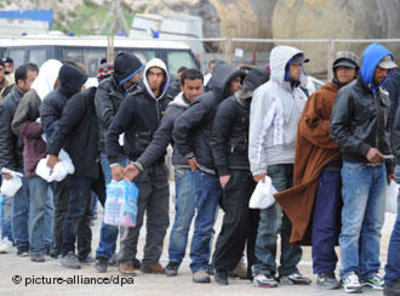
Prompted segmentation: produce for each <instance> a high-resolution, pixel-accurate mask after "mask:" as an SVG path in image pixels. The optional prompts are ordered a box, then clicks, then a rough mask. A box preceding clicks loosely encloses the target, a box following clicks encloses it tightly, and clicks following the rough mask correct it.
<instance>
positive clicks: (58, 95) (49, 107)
mask: <svg viewBox="0 0 400 296" xmlns="http://www.w3.org/2000/svg"><path fill="white" fill-rule="evenodd" d="M68 99H69V97H66V96H65V95H64V94H63V93H62V92H61V91H60V90H55V91H52V92H51V93H49V94H48V95H47V96H46V97H45V98H44V100H43V102H42V103H41V104H40V107H39V112H40V120H41V122H42V126H43V129H44V132H45V134H46V138H49V137H51V134H52V133H53V131H54V126H55V124H56V122H57V120H58V119H60V117H61V115H62V112H63V109H64V107H65V105H66V104H67V101H68Z"/></svg>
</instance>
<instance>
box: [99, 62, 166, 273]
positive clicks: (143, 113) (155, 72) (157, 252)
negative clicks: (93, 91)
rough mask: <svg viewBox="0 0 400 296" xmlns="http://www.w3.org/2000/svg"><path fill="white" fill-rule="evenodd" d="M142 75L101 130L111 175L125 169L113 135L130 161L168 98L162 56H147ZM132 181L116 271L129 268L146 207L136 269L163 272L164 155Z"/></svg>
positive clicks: (138, 152) (118, 177)
mask: <svg viewBox="0 0 400 296" xmlns="http://www.w3.org/2000/svg"><path fill="white" fill-rule="evenodd" d="M143 76H144V77H143V87H138V88H137V89H135V90H134V91H133V92H132V93H131V94H130V95H129V96H128V97H126V98H125V99H124V100H123V102H122V104H121V107H120V108H119V110H118V113H117V114H116V115H115V117H114V119H113V121H112V123H111V125H110V127H109V130H108V134H107V136H106V154H107V159H108V161H109V163H110V164H111V169H112V176H113V179H115V180H121V179H122V178H124V175H125V172H124V168H123V166H121V165H120V164H118V160H119V158H120V156H121V151H120V146H119V143H118V140H119V136H120V135H121V134H122V133H124V134H125V136H124V155H126V157H128V159H129V160H130V161H133V162H134V161H136V159H137V158H138V157H139V156H140V155H141V154H142V153H143V152H144V151H145V149H146V147H147V146H148V145H149V144H150V142H151V140H152V138H153V135H154V133H155V131H156V130H157V128H158V127H159V125H160V122H161V118H162V116H163V114H164V112H165V109H166V108H167V105H168V104H169V102H170V101H171V99H170V98H169V97H168V95H167V94H166V93H167V89H168V84H169V74H168V71H167V67H166V65H165V64H164V62H163V61H161V60H160V59H152V60H150V61H149V62H148V63H147V64H146V67H145V70H144V75H143ZM131 166H133V164H130V165H128V166H127V171H129V170H130V169H132V167H131ZM135 183H136V185H137V187H138V189H139V198H138V213H137V220H136V226H135V227H133V228H131V227H126V228H124V229H123V230H122V234H121V251H120V254H119V255H120V258H119V261H120V265H119V271H120V272H121V273H122V274H134V266H133V263H134V259H135V257H136V253H137V242H138V238H139V232H140V228H141V227H142V225H143V217H144V213H145V211H146V212H147V234H146V235H147V237H146V244H145V247H144V255H143V260H142V268H141V270H142V272H145V273H164V267H163V266H162V265H161V264H160V263H159V260H160V256H161V252H162V247H163V241H164V237H165V233H166V230H167V228H168V225H169V216H168V211H169V184H168V173H167V168H166V166H165V163H164V155H162V156H160V157H159V158H158V159H157V160H156V161H155V162H154V163H153V164H152V165H151V167H149V168H148V169H147V170H146V171H144V172H143V173H141V174H140V175H139V176H138V177H137V178H136V179H135Z"/></svg>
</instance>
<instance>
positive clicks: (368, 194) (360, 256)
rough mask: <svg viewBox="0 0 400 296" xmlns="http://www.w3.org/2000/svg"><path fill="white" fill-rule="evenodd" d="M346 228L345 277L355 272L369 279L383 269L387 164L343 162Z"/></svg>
mask: <svg viewBox="0 0 400 296" xmlns="http://www.w3.org/2000/svg"><path fill="white" fill-rule="evenodd" d="M342 178H343V187H342V198H343V209H342V231H341V233H340V236H339V244H340V250H341V257H342V258H341V259H342V269H341V270H340V277H341V278H342V279H343V278H345V277H346V276H347V275H348V274H349V273H351V272H355V273H356V274H357V275H358V276H359V277H360V279H361V280H366V279H368V278H369V277H371V276H372V275H373V274H374V273H376V272H378V271H379V268H380V265H381V263H380V261H379V252H380V238H381V229H382V226H383V222H384V215H385V198H386V187H387V177H386V166H385V165H379V166H375V167H372V166H367V165H365V164H359V163H352V162H343V169H342Z"/></svg>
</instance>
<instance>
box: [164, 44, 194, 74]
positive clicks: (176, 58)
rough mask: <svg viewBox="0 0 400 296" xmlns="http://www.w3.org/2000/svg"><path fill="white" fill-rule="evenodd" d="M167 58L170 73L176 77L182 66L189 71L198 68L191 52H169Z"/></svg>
mask: <svg viewBox="0 0 400 296" xmlns="http://www.w3.org/2000/svg"><path fill="white" fill-rule="evenodd" d="M167 56H168V70H169V73H171V74H172V75H174V76H176V74H177V72H178V69H179V68H180V67H182V66H185V67H186V68H188V69H192V68H195V69H196V68H197V67H196V65H195V63H194V60H193V58H192V56H191V55H190V53H189V51H184V50H179V51H178V50H175V51H168V53H167Z"/></svg>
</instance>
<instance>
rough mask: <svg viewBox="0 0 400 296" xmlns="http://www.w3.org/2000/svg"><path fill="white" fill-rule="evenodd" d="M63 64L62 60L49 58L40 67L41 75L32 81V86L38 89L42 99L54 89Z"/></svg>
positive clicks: (37, 91)
mask: <svg viewBox="0 0 400 296" xmlns="http://www.w3.org/2000/svg"><path fill="white" fill-rule="evenodd" d="M62 65H63V64H62V63H61V62H60V61H57V60H47V61H46V62H44V64H43V65H42V66H41V67H40V70H39V75H38V77H36V79H35V81H34V82H33V83H32V86H31V88H32V89H34V90H35V91H36V93H37V95H38V96H39V98H40V100H41V101H43V99H44V98H45V97H46V96H47V95H48V94H49V93H50V92H52V91H53V90H54V84H55V83H56V80H57V78H58V72H59V71H60V68H61V67H62Z"/></svg>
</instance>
